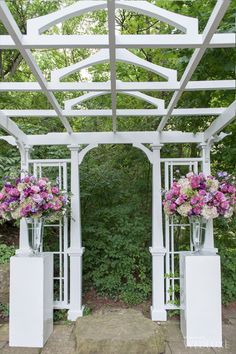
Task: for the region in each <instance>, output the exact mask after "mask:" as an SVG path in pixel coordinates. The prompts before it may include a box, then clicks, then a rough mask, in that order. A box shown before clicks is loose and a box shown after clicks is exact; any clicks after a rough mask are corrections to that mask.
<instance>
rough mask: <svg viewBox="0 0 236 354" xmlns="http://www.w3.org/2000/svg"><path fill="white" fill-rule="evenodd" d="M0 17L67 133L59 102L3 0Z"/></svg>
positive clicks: (69, 128)
mask: <svg viewBox="0 0 236 354" xmlns="http://www.w3.org/2000/svg"><path fill="white" fill-rule="evenodd" d="M0 18H1V21H2V22H3V24H4V26H5V27H6V29H7V31H8V33H9V34H10V35H11V36H12V39H13V40H14V42H15V44H16V46H17V48H18V50H19V51H20V53H21V55H22V57H23V58H24V59H25V61H26V63H27V64H28V65H29V67H30V69H31V71H32V73H33V75H34V76H35V78H36V79H37V81H38V83H39V85H40V87H41V90H42V92H43V93H44V94H45V96H46V97H47V99H48V101H49V102H50V103H51V105H52V107H53V108H54V109H55V111H56V112H57V115H58V117H59V118H60V120H61V122H62V124H63V125H64V127H65V128H66V130H67V132H68V133H71V132H72V129H71V126H70V124H69V122H68V120H67V119H66V117H64V116H63V114H62V110H61V107H60V105H59V103H58V102H57V100H56V98H55V96H54V94H53V93H52V92H50V91H48V89H47V81H46V79H45V77H44V76H43V73H42V72H41V70H40V68H39V66H38V65H37V63H36V61H35V59H34V57H33V55H32V53H31V51H30V50H29V49H25V48H24V47H23V45H22V33H21V32H20V29H19V27H18V25H17V23H16V21H15V20H14V18H13V16H12V14H11V12H10V11H9V9H8V7H7V5H6V3H5V1H4V0H1V1H0Z"/></svg>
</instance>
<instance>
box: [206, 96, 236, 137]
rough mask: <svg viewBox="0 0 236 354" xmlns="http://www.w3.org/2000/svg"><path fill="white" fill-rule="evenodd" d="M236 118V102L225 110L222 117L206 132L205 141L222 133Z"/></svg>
mask: <svg viewBox="0 0 236 354" xmlns="http://www.w3.org/2000/svg"><path fill="white" fill-rule="evenodd" d="M235 118H236V100H235V101H234V102H233V103H232V104H231V105H230V106H229V107H228V108H227V109H225V110H224V111H223V112H222V113H221V115H220V116H219V117H218V118H216V119H215V120H214V122H213V123H212V124H211V125H210V127H209V128H208V129H207V130H206V131H205V134H204V139H205V140H209V139H210V138H211V137H214V135H216V134H218V133H220V132H221V131H222V130H223V129H224V128H225V127H226V126H227V125H229V124H230V123H231V122H232V121H233V120H234V119H235Z"/></svg>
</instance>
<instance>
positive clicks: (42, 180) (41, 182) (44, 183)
mask: <svg viewBox="0 0 236 354" xmlns="http://www.w3.org/2000/svg"><path fill="white" fill-rule="evenodd" d="M46 184H47V182H46V181H45V179H40V180H39V181H38V185H39V187H45V186H46Z"/></svg>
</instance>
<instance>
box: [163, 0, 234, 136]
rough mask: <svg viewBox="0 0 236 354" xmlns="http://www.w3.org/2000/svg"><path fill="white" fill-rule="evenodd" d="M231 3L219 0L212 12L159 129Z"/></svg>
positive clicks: (176, 101) (165, 120)
mask: <svg viewBox="0 0 236 354" xmlns="http://www.w3.org/2000/svg"><path fill="white" fill-rule="evenodd" d="M229 4H230V0H218V1H217V3H216V5H215V7H214V9H213V11H212V13H211V16H210V18H209V20H208V22H207V25H206V27H205V29H204V31H203V44H202V46H201V47H200V48H197V49H195V51H194V53H193V55H192V57H191V59H190V61H189V63H188V65H187V67H186V69H185V71H184V73H183V76H182V78H181V80H180V88H179V90H178V91H175V93H174V94H173V96H172V99H171V101H170V103H169V105H168V108H167V114H166V115H165V117H163V118H162V120H161V122H160V124H159V126H158V131H162V130H163V129H164V127H165V125H166V124H167V121H168V119H169V117H170V116H171V112H172V111H173V109H174V108H175V107H176V105H177V103H178V101H179V99H180V97H181V95H182V93H183V92H184V90H185V87H186V86H187V83H188V82H189V80H190V79H191V77H192V75H193V73H194V71H195V69H196V68H197V66H198V64H199V62H200V60H201V59H202V57H203V55H204V53H205V51H206V49H207V47H208V45H209V43H210V41H211V39H212V37H213V35H214V32H215V31H216V29H217V27H218V25H219V23H220V21H221V19H222V18H223V16H224V14H225V12H226V10H227V8H228V6H229Z"/></svg>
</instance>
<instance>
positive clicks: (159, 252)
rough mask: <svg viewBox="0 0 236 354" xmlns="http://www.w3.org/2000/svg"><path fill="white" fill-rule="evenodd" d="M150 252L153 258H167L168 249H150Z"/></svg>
mask: <svg viewBox="0 0 236 354" xmlns="http://www.w3.org/2000/svg"><path fill="white" fill-rule="evenodd" d="M149 252H150V253H151V254H152V256H165V254H166V248H164V247H161V248H160V247H157V248H156V247H149Z"/></svg>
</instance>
